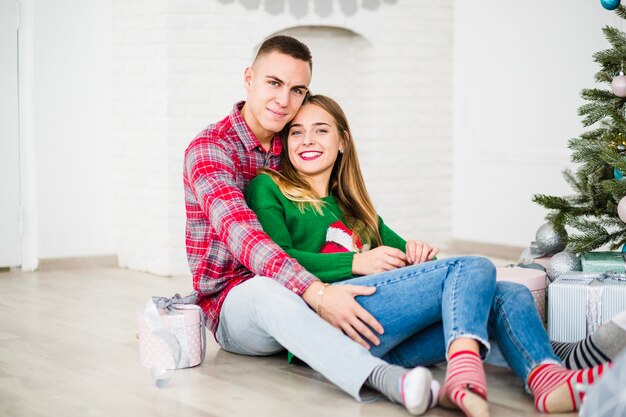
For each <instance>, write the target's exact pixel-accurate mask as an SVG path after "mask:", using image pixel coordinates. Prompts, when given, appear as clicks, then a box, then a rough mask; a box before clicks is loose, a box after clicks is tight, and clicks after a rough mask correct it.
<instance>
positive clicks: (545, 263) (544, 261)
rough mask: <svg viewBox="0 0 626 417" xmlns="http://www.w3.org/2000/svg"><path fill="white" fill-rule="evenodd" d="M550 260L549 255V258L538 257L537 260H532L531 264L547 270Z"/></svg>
mask: <svg viewBox="0 0 626 417" xmlns="http://www.w3.org/2000/svg"><path fill="white" fill-rule="evenodd" d="M550 259H552V256H551V255H549V256H540V257H539V258H534V259H533V260H532V263H535V264H539V265H541V266H543V267H544V268H547V267H548V264H549V263H550Z"/></svg>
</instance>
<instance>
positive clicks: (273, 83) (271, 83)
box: [268, 81, 278, 87]
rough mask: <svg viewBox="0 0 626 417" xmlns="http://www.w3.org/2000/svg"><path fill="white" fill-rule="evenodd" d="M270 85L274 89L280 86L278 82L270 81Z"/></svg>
mask: <svg viewBox="0 0 626 417" xmlns="http://www.w3.org/2000/svg"><path fill="white" fill-rule="evenodd" d="M268 83H269V84H270V85H272V86H274V87H276V86H278V81H268Z"/></svg>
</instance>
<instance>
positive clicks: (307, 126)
mask: <svg viewBox="0 0 626 417" xmlns="http://www.w3.org/2000/svg"><path fill="white" fill-rule="evenodd" d="M344 135H347V133H346V132H345V131H342V132H340V131H339V129H338V128H337V126H336V125H335V123H334V121H333V117H332V116H331V115H330V113H328V112H327V111H326V110H324V109H322V108H321V107H318V106H316V105H313V104H306V105H304V106H302V109H301V110H300V112H298V115H297V116H296V118H295V119H294V120H293V122H292V123H291V126H290V128H289V131H288V132H287V149H288V152H289V159H290V160H291V161H292V163H293V166H294V168H295V169H296V170H297V171H299V172H300V173H301V174H302V175H303V176H306V177H309V178H310V179H312V180H314V183H313V184H312V186H313V189H314V191H316V192H317V194H318V195H319V196H320V197H326V196H328V181H329V180H330V173H331V171H332V169H333V166H334V164H335V161H336V160H337V158H338V157H340V156H339V154H341V153H343V146H344V137H345V136H344Z"/></svg>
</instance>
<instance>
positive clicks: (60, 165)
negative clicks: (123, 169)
mask: <svg viewBox="0 0 626 417" xmlns="http://www.w3.org/2000/svg"><path fill="white" fill-rule="evenodd" d="M28 6H29V8H28V9H25V10H23V14H24V13H26V15H23V16H22V19H23V20H24V21H28V20H29V19H32V20H31V22H32V27H29V28H28V30H32V31H33V38H32V44H31V45H30V47H32V48H33V50H32V51H31V50H27V51H23V52H24V53H32V57H33V58H32V59H33V61H32V64H33V68H32V69H29V71H30V73H31V76H32V78H28V79H24V80H22V81H23V85H22V87H23V89H24V91H27V90H31V89H32V95H33V102H32V108H31V109H28V110H29V111H32V120H33V130H32V135H33V138H34V149H30V150H29V151H31V152H34V154H35V161H36V167H35V169H36V183H37V213H38V223H39V247H38V250H39V257H40V258H59V257H71V256H89V255H102V254H107V255H108V254H114V253H115V246H114V237H113V204H112V195H113V189H112V183H113V180H112V173H113V170H112V161H113V157H112V150H113V148H112V140H111V123H112V122H111V118H112V94H111V85H112V76H111V48H112V42H111V37H112V35H111V0H90V1H80V0H56V1H53V2H51V1H44V0H34V1H33V2H29V4H28ZM31 14H32V15H31ZM29 83H30V85H27V84H29Z"/></svg>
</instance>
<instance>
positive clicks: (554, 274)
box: [546, 250, 583, 282]
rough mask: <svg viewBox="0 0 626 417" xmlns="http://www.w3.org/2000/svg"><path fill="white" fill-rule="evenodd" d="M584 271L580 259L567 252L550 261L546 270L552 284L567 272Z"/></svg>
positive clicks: (558, 254) (555, 256)
mask: <svg viewBox="0 0 626 417" xmlns="http://www.w3.org/2000/svg"><path fill="white" fill-rule="evenodd" d="M582 269H583V266H582V263H581V262H580V257H579V256H577V255H576V254H575V253H574V252H570V251H567V250H566V251H563V252H559V253H557V254H556V255H554V256H553V257H552V258H551V259H550V262H548V267H547V268H546V275H548V279H549V280H550V282H552V281H554V280H555V279H557V278H558V277H560V276H561V275H563V274H564V273H566V272H571V271H582Z"/></svg>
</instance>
